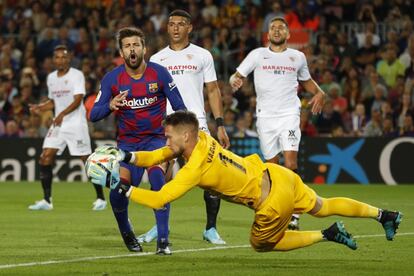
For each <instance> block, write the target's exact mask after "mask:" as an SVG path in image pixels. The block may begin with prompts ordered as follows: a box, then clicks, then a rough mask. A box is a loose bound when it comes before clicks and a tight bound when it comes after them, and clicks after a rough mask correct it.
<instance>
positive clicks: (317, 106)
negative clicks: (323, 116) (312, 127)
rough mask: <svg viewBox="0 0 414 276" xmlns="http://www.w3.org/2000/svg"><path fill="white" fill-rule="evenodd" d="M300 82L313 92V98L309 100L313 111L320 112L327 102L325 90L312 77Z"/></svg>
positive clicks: (314, 112)
mask: <svg viewBox="0 0 414 276" xmlns="http://www.w3.org/2000/svg"><path fill="white" fill-rule="evenodd" d="M300 84H301V85H302V86H303V88H305V90H306V91H308V92H310V93H312V94H313V97H312V99H311V100H310V101H309V104H310V105H312V109H311V111H312V113H313V114H317V113H320V112H321V111H322V107H323V105H324V103H325V92H323V90H322V89H321V88H320V87H319V85H318V84H317V83H316V82H315V81H314V80H313V79H312V78H311V79H309V80H306V81H300Z"/></svg>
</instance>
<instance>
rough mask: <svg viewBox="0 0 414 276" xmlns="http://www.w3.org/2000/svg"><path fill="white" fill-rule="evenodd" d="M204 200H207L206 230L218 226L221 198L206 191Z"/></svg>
mask: <svg viewBox="0 0 414 276" xmlns="http://www.w3.org/2000/svg"><path fill="white" fill-rule="evenodd" d="M204 201H205V202H206V211H207V224H206V230H208V229H210V228H212V227H214V228H216V222H217V215H218V212H219V209H220V198H219V197H218V196H215V195H212V194H210V193H209V192H208V191H204Z"/></svg>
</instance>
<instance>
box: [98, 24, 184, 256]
mask: <svg viewBox="0 0 414 276" xmlns="http://www.w3.org/2000/svg"><path fill="white" fill-rule="evenodd" d="M117 43H118V46H119V53H120V55H121V57H122V58H123V59H124V64H122V65H120V66H118V67H116V68H115V69H113V70H112V71H111V72H109V73H107V74H106V75H105V76H104V78H103V79H102V81H101V89H100V91H99V94H98V96H97V98H96V101H95V104H94V107H93V109H92V111H91V114H90V120H91V121H98V120H100V119H103V118H104V117H106V116H108V115H109V114H110V113H111V112H115V113H116V116H117V129H118V135H117V143H118V147H119V148H121V149H123V150H127V151H136V150H154V149H158V148H160V147H163V146H164V145H165V136H164V127H163V126H162V121H163V119H165V116H166V104H167V99H168V101H169V102H170V103H171V106H172V108H173V109H174V110H180V109H185V108H186V107H185V105H184V103H183V100H182V98H181V96H180V93H179V91H178V89H177V87H176V85H175V84H174V81H173V79H172V78H171V75H170V74H169V73H168V71H167V70H166V69H165V68H164V67H163V66H161V65H158V64H156V63H152V62H149V63H146V62H145V60H144V55H145V39H144V34H143V32H142V31H141V30H140V29H137V28H132V27H127V28H123V29H121V30H119V32H118V34H117ZM143 172H144V168H143V167H135V166H132V165H129V164H126V163H122V164H121V170H120V177H121V182H122V183H124V184H132V185H138V184H139V182H140V180H141V177H142V174H143ZM147 172H148V177H149V181H150V183H151V189H152V190H155V191H157V190H160V189H161V187H162V185H163V184H164V183H165V177H164V171H163V169H162V167H160V166H158V165H156V164H154V166H149V167H148V168H147ZM110 202H111V206H112V210H113V213H114V215H115V218H116V220H117V222H118V227H119V230H120V232H121V235H122V237H123V239H124V242H125V244H126V246H127V248H128V249H129V250H130V251H134V252H140V251H142V247H141V245H140V244H139V242H138V240H137V239H136V237H135V233H134V231H133V229H132V226H131V224H130V221H129V219H128V209H127V208H128V199H127V198H125V197H122V196H120V195H119V194H118V193H115V192H111V193H110ZM169 208H170V206H169V204H166V205H165V206H163V208H161V209H158V210H155V217H156V221H157V230H158V233H159V235H158V241H157V253H158V254H171V250H170V248H169V247H168V220H169Z"/></svg>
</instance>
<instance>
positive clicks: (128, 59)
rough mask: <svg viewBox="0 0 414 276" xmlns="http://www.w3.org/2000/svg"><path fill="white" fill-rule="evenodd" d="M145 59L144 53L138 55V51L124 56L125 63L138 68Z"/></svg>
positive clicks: (132, 67)
mask: <svg viewBox="0 0 414 276" xmlns="http://www.w3.org/2000/svg"><path fill="white" fill-rule="evenodd" d="M131 57H132V58H131ZM132 59H135V61H132ZM143 60H144V57H143V55H142V54H141V55H138V54H136V53H130V54H129V56H127V57H125V58H124V61H125V63H126V64H127V65H128V67H129V68H131V69H137V68H138V67H139V66H140V65H141V63H142V61H143Z"/></svg>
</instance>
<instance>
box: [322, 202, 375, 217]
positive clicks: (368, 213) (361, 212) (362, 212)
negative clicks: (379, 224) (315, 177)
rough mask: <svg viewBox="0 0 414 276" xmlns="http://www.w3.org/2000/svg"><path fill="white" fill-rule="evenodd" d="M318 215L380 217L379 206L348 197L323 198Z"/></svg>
mask: <svg viewBox="0 0 414 276" xmlns="http://www.w3.org/2000/svg"><path fill="white" fill-rule="evenodd" d="M322 201H323V203H322V208H321V209H320V210H319V211H318V212H317V213H316V214H314V216H316V217H326V216H332V215H339V216H345V217H360V218H375V219H377V218H378V212H379V210H378V208H377V207H374V206H371V205H369V204H366V203H363V202H360V201H356V200H353V199H350V198H346V197H333V198H323V199H322Z"/></svg>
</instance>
